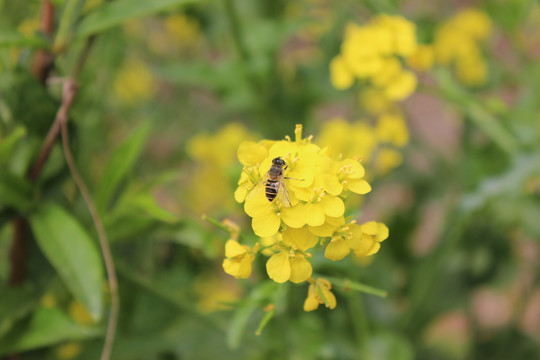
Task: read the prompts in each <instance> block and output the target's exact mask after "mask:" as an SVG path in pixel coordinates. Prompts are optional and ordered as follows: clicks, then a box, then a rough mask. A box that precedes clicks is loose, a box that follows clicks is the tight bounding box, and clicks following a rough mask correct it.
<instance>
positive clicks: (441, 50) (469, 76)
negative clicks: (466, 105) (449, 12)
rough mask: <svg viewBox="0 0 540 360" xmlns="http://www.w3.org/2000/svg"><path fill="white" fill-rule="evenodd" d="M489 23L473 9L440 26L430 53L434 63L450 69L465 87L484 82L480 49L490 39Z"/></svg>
mask: <svg viewBox="0 0 540 360" xmlns="http://www.w3.org/2000/svg"><path fill="white" fill-rule="evenodd" d="M491 28H492V24H491V19H490V18H489V16H488V15H487V14H486V13H484V12H482V11H480V10H476V9H465V10H463V11H461V12H459V13H458V14H456V15H455V16H454V17H452V18H450V19H449V20H447V21H446V22H444V23H443V24H441V25H440V26H439V27H438V29H437V31H436V33H435V41H434V43H433V49H434V52H435V59H436V61H437V63H438V64H440V65H443V66H453V67H454V70H455V72H456V76H457V78H458V79H459V80H460V81H461V82H462V83H463V84H465V85H469V86H479V85H482V84H484V83H485V82H486V79H487V71H488V70H487V64H486V61H485V60H484V57H483V56H482V52H481V49H480V45H481V43H482V42H484V41H486V40H487V38H488V37H489V36H490V35H491Z"/></svg>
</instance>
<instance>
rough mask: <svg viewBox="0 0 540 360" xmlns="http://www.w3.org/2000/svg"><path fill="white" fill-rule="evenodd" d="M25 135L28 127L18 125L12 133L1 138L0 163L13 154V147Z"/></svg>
mask: <svg viewBox="0 0 540 360" xmlns="http://www.w3.org/2000/svg"><path fill="white" fill-rule="evenodd" d="M25 135H26V128H25V127H24V126H17V127H16V128H15V130H13V131H12V132H11V134H9V135H8V136H6V137H5V138H4V139H1V140H0V163H6V161H7V160H8V159H9V156H10V155H11V151H12V150H13V147H15V145H16V144H17V142H18V141H19V140H20V139H22V138H23V137H24V136H25Z"/></svg>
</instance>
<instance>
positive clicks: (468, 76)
mask: <svg viewBox="0 0 540 360" xmlns="http://www.w3.org/2000/svg"><path fill="white" fill-rule="evenodd" d="M487 73H488V71H487V65H486V62H485V61H484V60H483V59H482V58H480V57H472V56H471V57H464V58H460V59H458V60H457V61H456V76H457V78H458V80H459V81H461V83H463V84H465V85H468V86H480V85H483V84H484V83H485V82H486V80H487Z"/></svg>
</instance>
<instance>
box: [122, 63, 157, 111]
mask: <svg viewBox="0 0 540 360" xmlns="http://www.w3.org/2000/svg"><path fill="white" fill-rule="evenodd" d="M113 89H114V92H115V94H116V96H117V97H118V99H120V100H121V101H122V102H124V103H125V104H128V105H133V104H136V103H137V102H139V101H143V100H148V99H150V98H152V97H153V96H154V91H155V80H154V77H153V75H152V73H151V72H150V70H149V69H148V65H146V64H145V63H144V62H142V61H141V60H134V59H129V60H128V61H127V62H126V63H125V64H124V66H122V68H121V69H120V71H119V72H118V74H117V75H116V78H115V79H114V83H113Z"/></svg>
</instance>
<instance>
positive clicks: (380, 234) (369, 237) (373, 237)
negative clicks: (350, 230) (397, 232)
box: [354, 221, 388, 256]
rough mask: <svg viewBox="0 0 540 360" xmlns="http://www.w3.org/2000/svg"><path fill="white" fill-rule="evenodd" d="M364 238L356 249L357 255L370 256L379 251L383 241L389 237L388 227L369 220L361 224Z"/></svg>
mask: <svg viewBox="0 0 540 360" xmlns="http://www.w3.org/2000/svg"><path fill="white" fill-rule="evenodd" d="M360 227H361V231H362V238H361V239H360V241H359V243H358V246H357V247H356V248H355V249H354V253H355V254H356V255H357V256H370V255H373V254H375V253H377V252H378V251H379V249H380V247H381V244H380V243H381V242H382V241H384V240H385V239H386V238H388V227H386V225H384V224H383V223H378V222H375V221H370V222H367V223H365V224H363V225H361V226H360Z"/></svg>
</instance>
